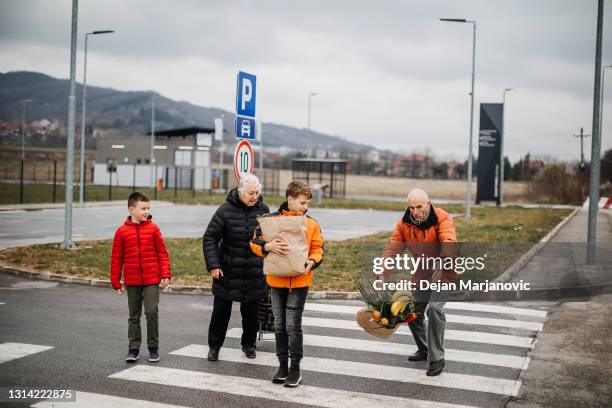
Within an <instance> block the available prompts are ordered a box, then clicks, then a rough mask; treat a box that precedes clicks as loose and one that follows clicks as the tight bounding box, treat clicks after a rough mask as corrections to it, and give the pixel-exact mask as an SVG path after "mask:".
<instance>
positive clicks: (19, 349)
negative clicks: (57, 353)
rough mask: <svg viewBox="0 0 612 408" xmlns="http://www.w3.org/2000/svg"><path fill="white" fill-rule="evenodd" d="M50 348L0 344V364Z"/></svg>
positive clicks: (22, 344)
mask: <svg viewBox="0 0 612 408" xmlns="http://www.w3.org/2000/svg"><path fill="white" fill-rule="evenodd" d="M52 348H53V347H51V346H38V345H36V344H25V343H2V344H0V364H2V363H6V362H7V361H11V360H16V359H18V358H22V357H26V356H29V355H31V354H36V353H40V352H41V351H45V350H50V349H52Z"/></svg>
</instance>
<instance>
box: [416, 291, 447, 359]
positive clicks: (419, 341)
mask: <svg viewBox="0 0 612 408" xmlns="http://www.w3.org/2000/svg"><path fill="white" fill-rule="evenodd" d="M412 295H413V296H414V301H415V303H414V306H415V312H416V315H417V318H416V320H413V321H412V322H410V323H408V327H409V328H410V331H411V332H412V337H414V342H415V343H416V345H417V347H418V348H419V350H420V351H423V352H425V353H427V360H429V361H438V360H442V359H443V358H444V326H445V325H446V315H445V314H444V304H445V303H446V300H447V299H448V292H446V291H441V292H436V291H431V290H415V291H413V292H412ZM425 316H427V320H428V322H425Z"/></svg>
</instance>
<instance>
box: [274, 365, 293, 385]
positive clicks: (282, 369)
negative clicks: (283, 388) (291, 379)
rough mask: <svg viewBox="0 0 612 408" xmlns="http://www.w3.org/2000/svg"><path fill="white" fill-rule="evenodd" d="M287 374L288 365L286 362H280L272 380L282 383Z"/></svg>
mask: <svg viewBox="0 0 612 408" xmlns="http://www.w3.org/2000/svg"><path fill="white" fill-rule="evenodd" d="M287 374H289V367H288V366H287V363H286V362H284V363H280V366H279V367H278V371H277V372H276V374H274V377H272V382H273V383H275V384H282V383H284V382H285V379H286V378H287Z"/></svg>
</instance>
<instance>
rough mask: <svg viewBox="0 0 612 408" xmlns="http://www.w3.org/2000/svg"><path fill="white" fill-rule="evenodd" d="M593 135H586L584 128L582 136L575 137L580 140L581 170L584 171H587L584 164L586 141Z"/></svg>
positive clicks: (581, 132) (581, 131)
mask: <svg viewBox="0 0 612 408" xmlns="http://www.w3.org/2000/svg"><path fill="white" fill-rule="evenodd" d="M589 136H591V135H585V134H584V128H580V134H579V135H574V137H579V138H580V170H582V171H584V170H585V169H586V163H585V162H584V139H585V138H587V137H589Z"/></svg>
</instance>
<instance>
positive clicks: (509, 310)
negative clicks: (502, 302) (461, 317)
mask: <svg viewBox="0 0 612 408" xmlns="http://www.w3.org/2000/svg"><path fill="white" fill-rule="evenodd" d="M444 308H445V309H449V310H450V309H452V310H469V311H473V312H488V313H499V314H509V315H520V316H530V317H540V318H546V316H547V314H548V313H547V312H546V311H545V310H537V309H523V308H520V307H510V306H499V305H491V304H487V303H476V302H474V303H472V302H446V305H444Z"/></svg>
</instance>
